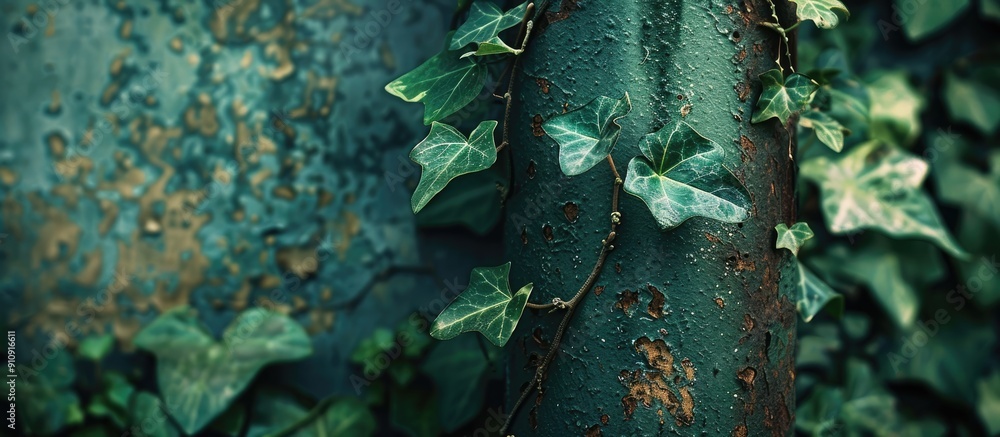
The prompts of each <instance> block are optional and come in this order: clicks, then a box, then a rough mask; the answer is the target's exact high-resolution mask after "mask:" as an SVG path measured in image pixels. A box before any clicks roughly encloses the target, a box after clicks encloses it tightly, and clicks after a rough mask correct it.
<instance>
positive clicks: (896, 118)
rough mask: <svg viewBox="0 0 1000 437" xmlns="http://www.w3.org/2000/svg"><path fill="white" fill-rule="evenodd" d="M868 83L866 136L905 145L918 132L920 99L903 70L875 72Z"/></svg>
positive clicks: (922, 103)
mask: <svg viewBox="0 0 1000 437" xmlns="http://www.w3.org/2000/svg"><path fill="white" fill-rule="evenodd" d="M872 77H874V78H876V79H875V80H872V81H871V82H870V83H869V84H868V94H869V98H870V101H871V109H870V112H869V114H870V123H871V124H870V126H869V137H870V138H871V139H873V140H882V141H885V142H887V143H889V144H894V145H897V146H903V147H905V146H909V145H910V144H912V143H913V141H914V140H916V139H917V137H918V136H919V135H920V111H921V110H922V109H923V108H924V98H923V96H922V95H921V94H920V93H918V92H917V91H916V90H915V89H914V88H913V87H912V86H911V85H910V81H909V79H908V78H907V75H906V72H904V71H893V72H884V71H882V72H876V73H873V74H872Z"/></svg>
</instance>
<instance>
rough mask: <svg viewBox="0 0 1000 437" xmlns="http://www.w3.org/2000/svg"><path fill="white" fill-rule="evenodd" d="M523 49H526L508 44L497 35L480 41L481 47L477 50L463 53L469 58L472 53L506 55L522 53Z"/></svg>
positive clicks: (477, 54)
mask: <svg viewBox="0 0 1000 437" xmlns="http://www.w3.org/2000/svg"><path fill="white" fill-rule="evenodd" d="M523 51H524V50H521V49H515V48H513V47H511V46H509V45H507V43H505V42H503V40H502V39H500V37H499V36H496V37H493V38H490V39H489V40H486V41H483V42H481V43H479V47H478V48H476V51H474V52H469V53H466V54H464V55H462V57H463V58H467V57H469V56H472V55H475V56H489V55H505V54H514V55H520V54H521V53H522V52H523Z"/></svg>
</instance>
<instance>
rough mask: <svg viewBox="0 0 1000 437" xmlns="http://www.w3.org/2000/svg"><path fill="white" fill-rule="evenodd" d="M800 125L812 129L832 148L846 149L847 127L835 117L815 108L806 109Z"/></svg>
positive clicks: (820, 139) (835, 149)
mask: <svg viewBox="0 0 1000 437" xmlns="http://www.w3.org/2000/svg"><path fill="white" fill-rule="evenodd" d="M799 126H802V127H804V128H806V129H812V130H813V132H815V133H816V138H818V139H819V141H820V142H821V143H823V144H826V146H827V147H829V148H830V150H833V151H834V152H838V153H839V152H840V151H841V150H843V149H844V131H846V130H847V129H846V128H845V127H844V126H843V125H841V124H840V122H838V121H837V120H834V119H833V117H830V116H829V115H826V114H825V113H823V112H819V111H815V110H811V111H806V112H805V113H803V114H802V117H801V118H799Z"/></svg>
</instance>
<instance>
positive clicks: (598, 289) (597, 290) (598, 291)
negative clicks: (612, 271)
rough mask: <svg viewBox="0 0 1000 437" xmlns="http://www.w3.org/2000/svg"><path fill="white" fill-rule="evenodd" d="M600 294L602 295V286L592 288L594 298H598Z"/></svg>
mask: <svg viewBox="0 0 1000 437" xmlns="http://www.w3.org/2000/svg"><path fill="white" fill-rule="evenodd" d="M601 293H604V286H603V285H598V286H596V287H594V296H600V295H601Z"/></svg>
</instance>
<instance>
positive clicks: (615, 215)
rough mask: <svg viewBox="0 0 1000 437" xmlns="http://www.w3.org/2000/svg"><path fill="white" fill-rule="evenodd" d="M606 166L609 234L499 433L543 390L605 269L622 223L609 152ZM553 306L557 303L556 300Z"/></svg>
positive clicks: (615, 173)
mask: <svg viewBox="0 0 1000 437" xmlns="http://www.w3.org/2000/svg"><path fill="white" fill-rule="evenodd" d="M608 165H609V166H610V167H611V173H612V175H613V176H614V178H615V180H614V184H613V185H614V188H613V189H612V192H611V231H610V232H608V236H607V237H606V238H604V240H601V252H600V254H599V255H598V256H597V262H596V263H594V268H593V270H591V271H590V275H588V276H587V280H586V281H584V282H583V285H581V286H580V289H579V290H577V292H576V294H575V295H574V296H573V298H572V299H570V300H569V302H565V303H564V305H565V307H566V314H565V315H563V319H562V321H561V322H559V328H558V329H556V333H555V336H554V337H553V338H552V344H551V345H550V346H549V350H548V352H547V353H546V354H545V358H544V359H543V360H542V362H541V363H539V365H538V368H536V369H535V376H533V377H532V378H531V381H530V382H529V383H528V386H527V387H525V388H524V390H523V391H522V392H521V396H520V397H519V398H518V399H517V402H515V403H514V406H513V408H511V410H510V416H507V420H506V421H505V422H504V424H503V427H501V428H500V435H505V432H506V431H507V428H509V427H510V424H511V422H512V421H513V420H514V416H515V415H516V414H517V411H518V409H520V408H521V405H522V404H524V401H525V400H527V399H528V395H530V394H531V392H533V391H535V390H536V389H537V390H538V391H539V392H541V391H542V381H543V380H544V379H545V372H546V370H548V367H549V365H550V364H552V360H553V359H554V358H555V355H556V351H557V350H559V345H560V344H561V343H562V339H563V335H564V334H565V333H566V327H567V326H569V322H570V320H572V319H573V314H574V313H576V308H577V306H578V304H579V303H580V301H582V300H583V298H584V297H585V296H586V295H587V293H588V292H589V291H590V289H591V287H593V286H594V283H595V282H597V278H598V276H600V274H601V270H602V269H603V268H604V262H605V261H606V260H607V258H608V253H609V252H611V251H612V250H614V248H615V246H614V244H613V243H614V240H615V236H616V235H617V233H616V232H617V229H618V224H619V223H621V212H619V211H618V193H619V191H620V189H621V185H622V178H621V175H619V174H618V169H617V168H616V167H615V160H614V159H613V158H611V155H608ZM552 305H557V304H556V303H555V300H554V301H553V304H552ZM528 307H529V308H538V309H542V308H543V307H547V306H546V305H538V304H530V303H529V304H528Z"/></svg>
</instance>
